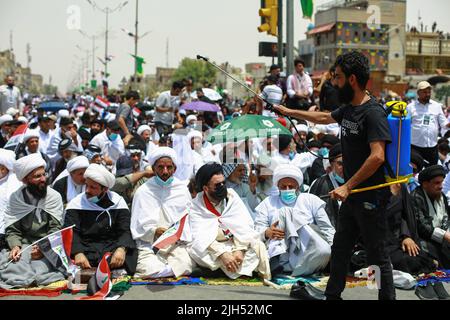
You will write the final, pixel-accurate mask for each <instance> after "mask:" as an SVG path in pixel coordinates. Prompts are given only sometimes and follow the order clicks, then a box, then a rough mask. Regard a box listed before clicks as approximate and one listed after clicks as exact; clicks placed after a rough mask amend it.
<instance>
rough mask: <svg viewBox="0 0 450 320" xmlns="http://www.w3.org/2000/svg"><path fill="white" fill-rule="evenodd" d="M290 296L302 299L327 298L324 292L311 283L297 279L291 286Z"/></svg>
mask: <svg viewBox="0 0 450 320" xmlns="http://www.w3.org/2000/svg"><path fill="white" fill-rule="evenodd" d="M290 296H291V297H292V298H296V299H300V300H325V295H324V293H323V292H322V291H321V290H319V289H317V288H315V287H313V286H312V285H310V284H305V283H304V282H303V281H297V283H296V284H294V285H293V286H292V288H291V293H290Z"/></svg>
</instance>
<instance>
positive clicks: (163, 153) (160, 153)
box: [148, 147, 177, 166]
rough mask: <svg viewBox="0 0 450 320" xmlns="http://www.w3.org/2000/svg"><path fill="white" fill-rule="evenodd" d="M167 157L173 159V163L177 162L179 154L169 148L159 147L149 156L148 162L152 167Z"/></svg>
mask: <svg viewBox="0 0 450 320" xmlns="http://www.w3.org/2000/svg"><path fill="white" fill-rule="evenodd" d="M165 157H167V158H170V159H172V161H173V163H176V162H177V154H176V152H175V150H173V149H172V148H169V147H159V148H157V149H155V150H153V151H152V152H151V153H150V154H149V156H148V162H149V164H150V165H151V166H153V165H154V164H155V162H156V161H158V160H159V159H161V158H165Z"/></svg>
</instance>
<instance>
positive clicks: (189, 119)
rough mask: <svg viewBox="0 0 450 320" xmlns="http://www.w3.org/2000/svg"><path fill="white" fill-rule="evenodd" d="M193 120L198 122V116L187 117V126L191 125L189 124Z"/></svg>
mask: <svg viewBox="0 0 450 320" xmlns="http://www.w3.org/2000/svg"><path fill="white" fill-rule="evenodd" d="M192 120H194V121H197V116H196V115H193V114H191V115H189V116H187V118H186V124H189V122H191V121H192Z"/></svg>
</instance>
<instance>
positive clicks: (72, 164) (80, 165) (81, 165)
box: [67, 156, 89, 173]
mask: <svg viewBox="0 0 450 320" xmlns="http://www.w3.org/2000/svg"><path fill="white" fill-rule="evenodd" d="M87 167H89V160H88V158H86V157H85V156H79V157H75V158H73V159H72V160H70V161H69V162H67V171H69V173H70V172H73V171H75V170H78V169H85V168H87Z"/></svg>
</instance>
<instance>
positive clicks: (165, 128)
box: [155, 122, 172, 137]
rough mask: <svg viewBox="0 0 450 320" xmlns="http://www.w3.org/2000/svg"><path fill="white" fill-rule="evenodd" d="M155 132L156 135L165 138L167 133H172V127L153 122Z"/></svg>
mask: <svg viewBox="0 0 450 320" xmlns="http://www.w3.org/2000/svg"><path fill="white" fill-rule="evenodd" d="M155 127H156V131H158V134H159V135H160V136H161V137H162V136H167V135H168V134H169V133H172V126H171V125H168V124H164V123H162V122H155Z"/></svg>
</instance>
